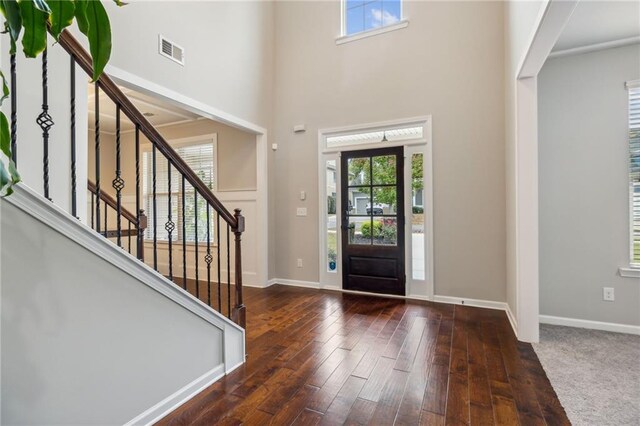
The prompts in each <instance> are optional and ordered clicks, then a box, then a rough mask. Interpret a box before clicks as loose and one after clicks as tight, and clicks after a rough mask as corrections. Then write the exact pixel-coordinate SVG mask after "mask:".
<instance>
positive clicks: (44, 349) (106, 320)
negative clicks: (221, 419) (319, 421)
mask: <svg viewBox="0 0 640 426" xmlns="http://www.w3.org/2000/svg"><path fill="white" fill-rule="evenodd" d="M14 197H15V195H14ZM1 210H2V223H1V229H2V249H1V262H2V271H1V276H0V279H1V281H2V294H1V300H2V306H1V313H2V317H1V332H2V353H1V357H2V371H1V377H2V384H1V385H2V386H1V388H2V390H1V391H2V395H1V401H2V419H1V423H3V424H87V425H88V424H122V423H125V422H127V421H129V420H131V419H132V418H134V417H135V416H137V415H139V414H140V413H142V412H143V411H145V410H147V409H148V408H150V407H151V406H153V405H154V404H156V403H158V402H160V401H161V400H163V399H164V398H165V397H168V396H169V395H171V394H173V393H174V392H176V391H177V390H179V389H180V388H182V387H183V386H185V385H187V384H189V383H190V382H192V381H193V380H195V379H196V378H198V377H200V376H202V375H204V374H205V373H206V372H208V371H209V370H211V369H213V368H214V367H217V366H219V365H221V364H222V363H223V353H222V332H221V330H220V329H219V328H217V327H216V326H214V325H213V324H211V323H209V322H206V321H205V320H203V319H202V318H200V317H199V316H197V315H195V314H194V313H192V312H189V311H188V310H186V309H185V308H183V307H182V306H180V305H178V304H177V303H176V302H174V301H172V300H170V299H169V298H167V297H165V296H163V295H162V294H160V293H159V292H157V291H155V290H153V289H152V288H151V287H149V286H147V285H145V284H144V283H142V282H140V281H138V280H137V279H135V278H133V277H132V276H130V275H128V274H127V273H125V272H123V271H122V270H121V269H119V268H117V267H116V266H114V265H112V264H111V263H108V262H106V261H105V260H103V259H102V258H99V257H98V256H97V255H96V254H94V253H92V252H90V251H88V250H86V249H85V248H83V247H82V246H80V245H78V244H77V243H75V242H74V241H72V240H70V239H68V238H67V236H65V235H62V234H60V233H58V231H56V230H54V229H52V228H51V227H49V226H48V225H45V224H43V223H42V222H40V221H39V220H36V219H35V218H34V217H32V216H30V215H29V214H25V212H24V211H22V210H20V209H18V208H17V207H15V206H14V205H12V204H11V203H10V202H8V201H3V202H2V203H1ZM72 220H73V219H72ZM25 259H28V260H29V261H28V262H25Z"/></svg>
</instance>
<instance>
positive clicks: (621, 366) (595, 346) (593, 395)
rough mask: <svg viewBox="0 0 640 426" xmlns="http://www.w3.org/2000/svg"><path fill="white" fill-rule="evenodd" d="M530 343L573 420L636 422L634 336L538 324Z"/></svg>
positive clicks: (638, 370) (638, 382) (638, 354)
mask: <svg viewBox="0 0 640 426" xmlns="http://www.w3.org/2000/svg"><path fill="white" fill-rule="evenodd" d="M533 348H534V349H535V351H536V353H537V354H538V358H540V362H541V363H542V366H543V367H544V370H545V372H546V373H547V376H548V377H549V380H550V381H551V384H552V385H553V388H554V389H555V391H556V393H557V394H558V398H559V399H560V402H561V403H562V406H563V407H564V409H565V411H566V412H567V416H569V420H571V422H572V423H573V424H574V425H577V426H582V425H601V426H604V425H615V426H622V425H635V426H637V425H640V336H633V335H630V334H620V333H610V332H606V331H597V330H587V329H581V328H571V327H560V326H554V325H546V324H541V325H540V343H537V344H534V345H533Z"/></svg>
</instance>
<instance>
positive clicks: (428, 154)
mask: <svg viewBox="0 0 640 426" xmlns="http://www.w3.org/2000/svg"><path fill="white" fill-rule="evenodd" d="M408 125H415V126H422V128H423V137H422V138H420V139H412V140H406V141H397V142H386V143H385V144H384V145H383V146H384V147H393V146H404V154H405V163H406V161H407V160H406V159H407V158H408V157H409V156H411V155H413V154H416V153H422V154H423V159H424V160H423V179H424V182H425V186H424V194H423V197H424V200H423V204H424V207H423V208H424V214H425V218H426V219H425V234H424V235H425V238H424V253H425V259H424V262H425V269H426V271H425V279H424V280H417V279H413V276H412V271H413V259H412V257H413V256H412V254H413V252H412V247H411V244H412V238H411V220H407V219H406V218H405V230H404V232H405V271H406V275H407V280H406V283H405V288H406V296H404V297H405V298H410V299H419V300H433V298H434V291H435V280H434V277H435V273H434V243H433V235H434V234H433V229H434V228H433V223H434V221H433V217H434V216H433V212H434V208H433V149H432V148H433V142H432V130H431V129H432V119H431V116H430V115H425V116H419V117H410V118H404V119H397V120H389V121H382V122H375V123H365V124H358V125H351V126H343V127H334V128H325V129H319V130H318V212H319V216H318V241H319V253H318V268H319V288H326V289H331V290H340V291H347V290H343V288H342V265H341V264H342V239H341V236H340V232H339V229H338V230H337V231H338V232H337V240H336V241H337V253H336V258H337V259H339V260H340V261H339V262H337V263H338V264H337V268H336V270H335V271H329V270H328V268H327V255H326V253H327V226H326V217H327V195H328V194H327V169H326V167H327V161H332V160H333V161H335V168H336V170H335V173H336V176H337V185H336V211H337V212H339V211H341V209H342V206H341V197H342V193H341V190H340V184H339V183H340V173H341V170H340V157H341V153H342V151H355V150H363V149H370V148H382V146H381V145H380V143H375V144H366V145H365V144H363V145H345V146H340V147H331V148H328V147H327V144H326V139H327V137H329V136H336V135H341V134H350V133H358V132H368V131H381V130H384V129H387V128H394V127H401V126H408ZM409 164H410V163H409ZM404 169H405V170H404V176H405V197H404V198H405V200H404V203H405V215H408V214H409V213H408V212H411V207H412V197H411V185H410V184H407V182H408V181H410V178H411V169H410V168H409V167H405V168H404ZM407 192H408V194H407ZM338 219H339V217H338ZM338 225H339V223H338ZM338 228H339V227H338ZM393 297H398V296H393Z"/></svg>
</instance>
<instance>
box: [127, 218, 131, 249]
mask: <svg viewBox="0 0 640 426" xmlns="http://www.w3.org/2000/svg"><path fill="white" fill-rule="evenodd" d="M127 222H129V227H128V232H127V236H128V237H129V238H128V243H129V244H128V250H129V254H131V221H130V220H128V221H127Z"/></svg>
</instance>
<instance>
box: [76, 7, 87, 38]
mask: <svg viewBox="0 0 640 426" xmlns="http://www.w3.org/2000/svg"><path fill="white" fill-rule="evenodd" d="M75 3H76V9H75V11H74V12H75V15H76V23H77V24H78V29H79V30H80V32H81V33H82V34H84V35H88V33H89V21H87V1H86V0H76V2H75Z"/></svg>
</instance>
